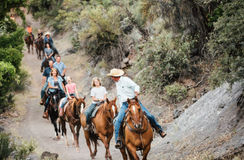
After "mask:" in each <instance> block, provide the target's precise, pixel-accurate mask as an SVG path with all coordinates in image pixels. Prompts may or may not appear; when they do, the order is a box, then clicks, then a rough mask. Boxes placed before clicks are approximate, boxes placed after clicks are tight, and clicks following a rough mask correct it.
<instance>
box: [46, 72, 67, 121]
mask: <svg viewBox="0 0 244 160" xmlns="http://www.w3.org/2000/svg"><path fill="white" fill-rule="evenodd" d="M47 82H48V92H47V93H48V98H47V100H46V102H45V109H44V113H43V118H48V111H47V107H48V104H49V100H50V96H51V94H53V93H56V92H57V93H58V94H59V97H60V99H61V98H62V97H65V90H64V84H63V80H62V78H61V77H60V76H59V75H58V71H57V69H56V68H52V69H51V75H50V76H49V77H48V80H47Z"/></svg>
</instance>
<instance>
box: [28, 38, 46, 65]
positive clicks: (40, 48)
mask: <svg viewBox="0 0 244 160" xmlns="http://www.w3.org/2000/svg"><path fill="white" fill-rule="evenodd" d="M24 40H25V43H26V46H27V49H28V53H30V50H32V54H34V49H33V48H34V46H35V48H36V54H37V59H40V60H41V59H42V58H44V48H45V46H44V39H43V37H42V36H40V37H38V38H36V39H34V37H33V36H32V35H30V34H29V35H27V36H26V37H25V39H24Z"/></svg>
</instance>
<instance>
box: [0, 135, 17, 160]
mask: <svg viewBox="0 0 244 160" xmlns="http://www.w3.org/2000/svg"><path fill="white" fill-rule="evenodd" d="M12 151H14V146H13V144H11V141H10V136H9V135H8V134H6V133H0V159H2V160H4V159H6V158H8V156H9V155H10V153H11V152H12Z"/></svg>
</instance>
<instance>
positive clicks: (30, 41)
mask: <svg viewBox="0 0 244 160" xmlns="http://www.w3.org/2000/svg"><path fill="white" fill-rule="evenodd" d="M33 43H34V39H33V36H32V35H31V34H28V35H27V36H26V37H25V44H26V45H27V49H28V53H30V46H31V48H32V54H33V45H34V44H33Z"/></svg>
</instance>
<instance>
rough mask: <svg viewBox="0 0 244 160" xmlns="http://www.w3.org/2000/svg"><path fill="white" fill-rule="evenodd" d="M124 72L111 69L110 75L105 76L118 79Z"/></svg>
mask: <svg viewBox="0 0 244 160" xmlns="http://www.w3.org/2000/svg"><path fill="white" fill-rule="evenodd" d="M124 73H125V72H124V71H123V70H122V69H116V68H114V69H111V70H110V73H109V74H107V76H111V77H120V76H123V75H124Z"/></svg>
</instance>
